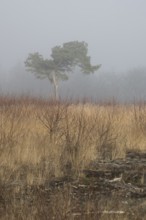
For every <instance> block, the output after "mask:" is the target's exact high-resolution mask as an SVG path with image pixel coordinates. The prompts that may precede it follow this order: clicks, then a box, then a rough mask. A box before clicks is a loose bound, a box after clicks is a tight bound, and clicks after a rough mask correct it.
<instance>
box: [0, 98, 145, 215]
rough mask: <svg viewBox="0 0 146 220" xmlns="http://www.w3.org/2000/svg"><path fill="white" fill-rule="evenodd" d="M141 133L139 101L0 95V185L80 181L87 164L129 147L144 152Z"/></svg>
mask: <svg viewBox="0 0 146 220" xmlns="http://www.w3.org/2000/svg"><path fill="white" fill-rule="evenodd" d="M145 134H146V106H145V104H142V103H141V104H138V105H136V104H131V105H125V106H124V105H120V104H115V103H113V104H106V103H104V104H98V103H89V102H88V103H87V102H85V103H84V104H81V103H74V104H72V103H69V102H55V101H53V100H50V101H46V100H39V99H31V98H29V97H21V98H11V97H4V96H3V97H0V184H1V185H5V186H7V185H11V186H12V185H15V186H16V185H21V186H23V185H29V186H40V185H43V184H44V185H45V184H47V182H48V181H51V180H52V179H54V178H56V177H62V176H71V177H72V178H79V177H80V175H82V174H81V171H82V170H83V169H84V168H85V167H87V166H88V165H89V164H90V162H91V161H95V160H96V159H98V158H102V159H107V160H108V159H114V158H117V157H124V155H125V151H126V150H127V149H129V148H132V149H135V148H136V149H145V148H146V135H145ZM16 188H17V187H16ZM17 190H18V191H19V190H20V189H19V187H18V189H17ZM58 195H60V196H61V197H62V196H63V195H62V194H61V192H60V194H58ZM67 195H68V194H67ZM54 200H55V197H54ZM62 200H64V199H62ZM52 201H53V198H52ZM66 201H68V203H69V199H67V200H66ZM56 202H58V201H56ZM68 203H67V204H65V206H69V205H70V204H68ZM56 204H57V203H56ZM58 205H59V204H58ZM71 205H72V204H71ZM69 209H70V208H69ZM50 212H51V211H50ZM52 212H55V211H53V210H52ZM66 218H67V217H66ZM60 219H61V218H60ZM62 219H63V218H62ZM64 219H65V217H64Z"/></svg>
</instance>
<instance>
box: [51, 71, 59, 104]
mask: <svg viewBox="0 0 146 220" xmlns="http://www.w3.org/2000/svg"><path fill="white" fill-rule="evenodd" d="M52 77H53V86H54V98H55V100H58V99H59V94H58V81H57V80H56V77H55V74H54V73H53V74H52Z"/></svg>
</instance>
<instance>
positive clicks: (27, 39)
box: [0, 0, 146, 101]
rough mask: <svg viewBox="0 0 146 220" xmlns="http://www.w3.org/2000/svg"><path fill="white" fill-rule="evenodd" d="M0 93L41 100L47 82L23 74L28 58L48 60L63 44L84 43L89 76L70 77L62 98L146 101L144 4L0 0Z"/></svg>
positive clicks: (142, 1) (113, 0)
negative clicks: (90, 69) (35, 54)
mask: <svg viewBox="0 0 146 220" xmlns="http://www.w3.org/2000/svg"><path fill="white" fill-rule="evenodd" d="M0 3H1V4H0V92H1V93H9V94H31V95H35V96H39V97H40V96H43V97H47V96H49V95H50V94H52V87H51V85H50V83H49V82H48V81H47V80H39V79H36V78H35V76H34V75H33V74H32V73H29V72H26V70H25V66H24V61H25V60H26V58H27V56H28V54H29V53H33V52H39V53H40V54H42V55H43V56H44V57H45V58H49V57H50V53H51V48H52V47H54V46H56V45H62V44H63V43H65V42H69V41H74V40H78V41H85V42H87V43H88V48H89V55H90V56H91V62H92V63H93V64H101V65H102V66H101V68H100V70H99V71H97V72H96V73H95V74H94V75H93V74H91V75H90V76H84V75H83V74H81V73H79V72H78V71H77V72H75V73H72V74H71V75H70V78H69V80H68V81H67V82H61V84H60V88H59V90H60V95H61V96H62V97H66V96H70V97H89V98H95V99H100V100H102V99H106V100H108V99H111V98H113V97H115V99H117V100H119V101H127V100H128V101H129V100H130V101H131V100H134V99H135V98H136V99H145V98H146V88H145V82H146V63H145V59H146V43H145V39H146V25H145V21H146V13H145V11H146V1H145V0H139V1H138V0H122V1H121V0H109V1H107V0H90V1H89V0H86V1H84V0H74V1H70V0H62V1H59V0H53V1H51V0H25V1H23V0H13V1H10V0H0Z"/></svg>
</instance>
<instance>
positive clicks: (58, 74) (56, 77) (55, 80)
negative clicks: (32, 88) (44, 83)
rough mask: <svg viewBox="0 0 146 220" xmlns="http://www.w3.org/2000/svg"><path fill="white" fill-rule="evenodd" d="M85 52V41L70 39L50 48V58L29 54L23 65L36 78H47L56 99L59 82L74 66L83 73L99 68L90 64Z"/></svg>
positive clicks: (86, 48) (66, 76)
mask: <svg viewBox="0 0 146 220" xmlns="http://www.w3.org/2000/svg"><path fill="white" fill-rule="evenodd" d="M87 53H88V44H87V43H85V42H78V41H72V42H68V43H64V44H63V46H55V47H54V48H52V53H51V59H44V58H43V56H42V55H40V54H39V53H38V52H37V53H31V54H29V56H28V58H27V60H26V61H25V66H26V67H27V70H28V71H30V72H33V73H35V75H36V77H37V78H40V79H41V78H42V79H43V78H48V79H49V81H50V82H51V83H52V84H53V86H54V96H55V99H58V85H59V82H60V81H63V80H68V77H69V75H68V73H70V72H73V70H75V67H79V68H80V70H81V71H82V73H84V74H90V73H94V72H95V71H96V70H98V69H99V68H100V65H96V66H92V65H91V63H90V56H88V55H87Z"/></svg>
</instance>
